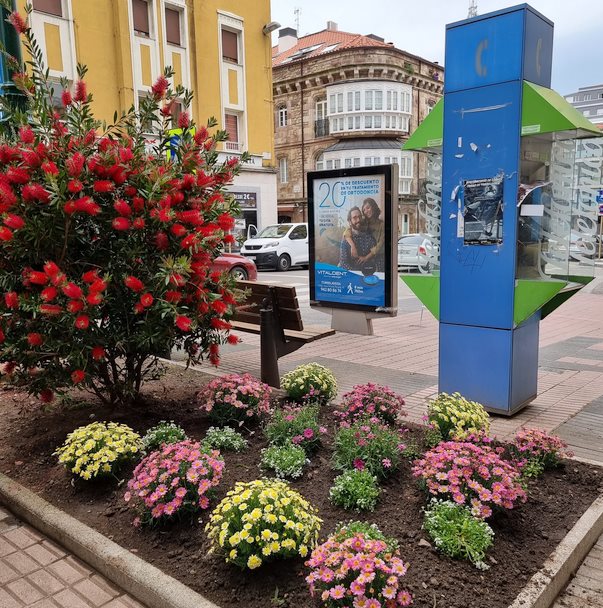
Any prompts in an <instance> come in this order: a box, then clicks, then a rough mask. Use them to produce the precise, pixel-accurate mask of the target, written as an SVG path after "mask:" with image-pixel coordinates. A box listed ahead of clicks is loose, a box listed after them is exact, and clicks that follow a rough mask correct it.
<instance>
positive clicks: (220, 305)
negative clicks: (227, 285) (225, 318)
mask: <svg viewBox="0 0 603 608" xmlns="http://www.w3.org/2000/svg"><path fill="white" fill-rule="evenodd" d="M211 307H212V308H213V309H214V310H215V311H216V312H217V313H218V314H219V315H223V314H224V313H225V312H226V310H227V309H228V306H226V304H224V302H222V300H215V301H214V302H212V303H211Z"/></svg>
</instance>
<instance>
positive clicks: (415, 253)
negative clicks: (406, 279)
mask: <svg viewBox="0 0 603 608" xmlns="http://www.w3.org/2000/svg"><path fill="white" fill-rule="evenodd" d="M430 248H431V240H430V237H429V235H428V234H404V235H403V236H401V237H400V238H399V239H398V268H419V266H425V267H426V268H427V270H429V262H427V264H425V257H426V256H427V255H428V252H429V250H430Z"/></svg>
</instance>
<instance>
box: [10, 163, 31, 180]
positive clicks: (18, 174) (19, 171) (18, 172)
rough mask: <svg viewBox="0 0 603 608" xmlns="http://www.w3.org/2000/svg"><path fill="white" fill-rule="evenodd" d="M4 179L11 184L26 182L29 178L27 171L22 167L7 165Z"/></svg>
mask: <svg viewBox="0 0 603 608" xmlns="http://www.w3.org/2000/svg"><path fill="white" fill-rule="evenodd" d="M6 179H7V180H8V181H9V182H10V183H11V184H26V183H27V182H28V181H29V180H30V176H29V171H27V169H24V168H23V167H9V168H8V169H7V170H6Z"/></svg>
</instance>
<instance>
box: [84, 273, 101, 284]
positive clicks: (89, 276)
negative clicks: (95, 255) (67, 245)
mask: <svg viewBox="0 0 603 608" xmlns="http://www.w3.org/2000/svg"><path fill="white" fill-rule="evenodd" d="M97 279H98V270H89V271H88V272H85V273H84V274H83V275H82V281H84V283H94V281H96V280H97Z"/></svg>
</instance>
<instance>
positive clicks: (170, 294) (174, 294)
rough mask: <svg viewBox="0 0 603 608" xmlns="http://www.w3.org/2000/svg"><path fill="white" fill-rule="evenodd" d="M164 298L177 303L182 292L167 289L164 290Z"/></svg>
mask: <svg viewBox="0 0 603 608" xmlns="http://www.w3.org/2000/svg"><path fill="white" fill-rule="evenodd" d="M165 299H166V301H167V302H169V303H170V304H177V303H178V302H180V300H181V299H182V294H181V293H180V292H179V291H173V290H169V289H168V291H166V292H165Z"/></svg>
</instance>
